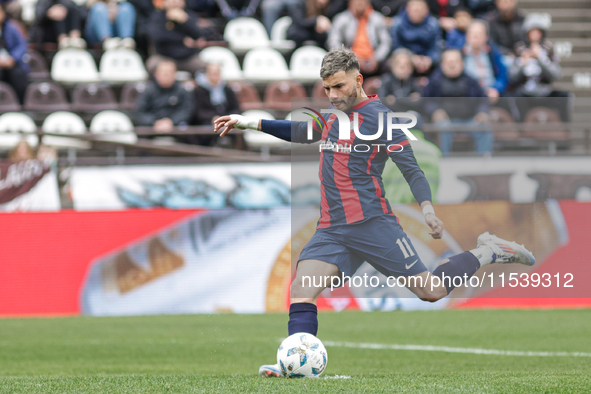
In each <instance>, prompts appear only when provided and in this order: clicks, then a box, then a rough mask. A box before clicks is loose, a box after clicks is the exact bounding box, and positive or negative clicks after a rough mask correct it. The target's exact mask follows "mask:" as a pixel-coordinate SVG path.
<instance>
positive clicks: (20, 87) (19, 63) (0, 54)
mask: <svg viewBox="0 0 591 394" xmlns="http://www.w3.org/2000/svg"><path fill="white" fill-rule="evenodd" d="M0 29H2V30H0V33H1V36H0V37H1V39H0V81H4V82H6V83H8V84H9V85H10V86H12V88H13V89H14V91H15V92H16V95H17V96H18V99H19V100H20V102H21V104H22V103H23V99H24V97H25V90H27V85H28V73H29V64H28V63H27V62H26V61H25V60H24V59H25V55H26V54H27V48H28V46H27V40H25V38H24V37H23V36H22V34H21V32H20V30H19V29H18V27H17V26H16V24H15V23H14V22H13V21H11V20H10V19H8V16H7V15H6V11H5V10H4V5H3V4H0Z"/></svg>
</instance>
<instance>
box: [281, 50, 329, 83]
mask: <svg viewBox="0 0 591 394" xmlns="http://www.w3.org/2000/svg"><path fill="white" fill-rule="evenodd" d="M325 55H326V51H325V50H324V49H322V48H319V47H316V46H312V45H307V46H303V47H301V48H298V49H296V51H295V52H294V53H293V54H292V55H291V60H290V62H289V69H290V72H291V77H292V78H294V79H297V80H299V81H302V82H313V81H317V80H318V78H320V67H321V65H322V59H323V58H324V56H325Z"/></svg>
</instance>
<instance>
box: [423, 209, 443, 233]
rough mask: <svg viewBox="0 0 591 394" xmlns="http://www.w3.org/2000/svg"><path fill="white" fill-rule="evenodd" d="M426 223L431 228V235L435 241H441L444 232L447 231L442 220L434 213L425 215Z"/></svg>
mask: <svg viewBox="0 0 591 394" xmlns="http://www.w3.org/2000/svg"><path fill="white" fill-rule="evenodd" d="M425 223H427V225H428V226H429V227H430V228H431V231H430V232H429V234H430V235H431V236H432V237H433V238H434V239H441V237H442V236H443V230H444V229H445V226H444V225H443V222H442V221H441V219H439V218H438V217H437V216H435V215H434V214H432V213H428V214H426V215H425Z"/></svg>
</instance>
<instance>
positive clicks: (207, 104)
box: [192, 63, 242, 145]
mask: <svg viewBox="0 0 591 394" xmlns="http://www.w3.org/2000/svg"><path fill="white" fill-rule="evenodd" d="M196 79H197V88H196V89H195V91H194V97H195V111H194V114H195V123H196V124H198V125H211V124H212V123H213V121H214V120H215V119H217V118H218V117H219V116H221V115H225V114H239V113H241V112H242V111H241V110H240V104H239V102H238V98H237V97H236V94H234V91H233V90H232V88H230V87H229V86H228V85H226V81H224V80H222V78H221V67H220V65H219V64H213V63H211V64H208V65H207V68H206V69H205V72H204V73H198V74H197V76H196ZM193 137H194V139H195V141H192V142H193V143H196V144H199V145H213V144H214V143H215V142H216V141H217V140H218V137H217V136H193ZM195 137H197V138H195ZM222 138H224V137H222Z"/></svg>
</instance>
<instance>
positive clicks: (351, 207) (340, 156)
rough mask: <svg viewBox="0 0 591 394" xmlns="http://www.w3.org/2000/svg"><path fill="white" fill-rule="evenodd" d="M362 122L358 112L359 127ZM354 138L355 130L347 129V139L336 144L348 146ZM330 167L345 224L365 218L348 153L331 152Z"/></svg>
mask: <svg viewBox="0 0 591 394" xmlns="http://www.w3.org/2000/svg"><path fill="white" fill-rule="evenodd" d="M362 123H363V116H362V115H361V114H359V127H360V128H361V124H362ZM354 140H355V132H354V131H353V130H350V131H349V139H347V140H341V139H339V140H338V141H337V144H338V146H344V145H345V144H347V145H348V146H349V147H351V146H352V145H353V141H354ZM332 169H333V171H334V183H335V185H336V187H337V189H339V194H340V195H341V201H342V203H343V209H344V210H345V218H346V220H347V224H349V223H355V222H358V221H360V220H363V219H365V217H364V216H363V209H362V208H361V201H360V199H359V193H358V192H357V190H355V188H354V187H353V181H352V180H351V177H350V176H349V153H347V152H342V151H337V152H334V153H333V162H332Z"/></svg>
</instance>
